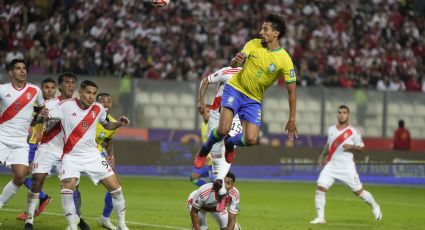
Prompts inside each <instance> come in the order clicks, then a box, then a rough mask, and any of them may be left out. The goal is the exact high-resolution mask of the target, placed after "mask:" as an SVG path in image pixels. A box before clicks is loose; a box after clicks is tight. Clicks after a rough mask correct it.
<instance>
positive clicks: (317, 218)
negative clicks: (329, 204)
mask: <svg viewBox="0 0 425 230" xmlns="http://www.w3.org/2000/svg"><path fill="white" fill-rule="evenodd" d="M310 224H326V220H325V218H319V217H316V218H314V220H312V221H310Z"/></svg>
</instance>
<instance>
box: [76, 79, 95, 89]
mask: <svg viewBox="0 0 425 230" xmlns="http://www.w3.org/2000/svg"><path fill="white" fill-rule="evenodd" d="M87 86H92V87H95V88H96V89H99V87H97V85H96V83H94V82H93V81H90V80H84V81H82V82H81V84H80V89H85V88H87Z"/></svg>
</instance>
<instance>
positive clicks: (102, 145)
mask: <svg viewBox="0 0 425 230" xmlns="http://www.w3.org/2000/svg"><path fill="white" fill-rule="evenodd" d="M96 101H97V102H99V103H100V104H102V105H103V107H104V108H105V109H106V111H107V112H108V115H107V117H106V119H108V120H109V121H110V122H115V121H116V120H115V118H114V117H112V115H111V114H110V113H109V112H110V111H111V109H112V97H111V95H110V94H109V93H99V94H98V95H97V97H96ZM117 130H118V129H114V130H107V129H105V128H104V127H103V125H102V124H100V123H98V124H97V125H96V143H97V148H98V149H99V152H100V154H102V156H103V157H104V158H105V159H106V161H107V162H108V164H109V165H110V166H111V167H112V168H114V167H115V158H114V148H113V145H112V138H113V137H114V136H115V134H116V132H117ZM113 209H114V206H113V205H112V196H111V194H110V193H109V192H106V194H105V206H104V207H103V212H102V216H101V217H100V218H99V219H98V223H99V226H101V227H103V228H106V229H116V227H115V226H114V225H113V224H112V223H111V221H110V219H109V217H110V216H111V213H112V210H113Z"/></svg>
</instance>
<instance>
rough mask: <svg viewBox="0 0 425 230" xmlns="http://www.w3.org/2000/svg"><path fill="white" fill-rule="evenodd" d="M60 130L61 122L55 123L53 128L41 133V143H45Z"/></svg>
mask: <svg viewBox="0 0 425 230" xmlns="http://www.w3.org/2000/svg"><path fill="white" fill-rule="evenodd" d="M61 131H62V126H61V123H60V122H58V123H56V125H55V126H53V128H51V129H50V130H49V131H47V132H45V133H44V134H43V138H41V143H43V144H45V143H48V142H49V141H51V140H52V139H53V138H55V137H56V136H57V135H58V134H59V133H60V132H61Z"/></svg>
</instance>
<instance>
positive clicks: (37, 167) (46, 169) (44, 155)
mask: <svg viewBox="0 0 425 230" xmlns="http://www.w3.org/2000/svg"><path fill="white" fill-rule="evenodd" d="M62 152H63V148H53V147H49V146H48V145H45V144H42V145H39V146H38V149H37V151H36V152H35V158H34V161H33V163H32V165H31V168H32V171H31V172H32V174H35V173H49V174H50V172H51V170H52V169H53V168H54V169H55V170H56V172H59V169H60V168H61V162H62V161H61V157H62Z"/></svg>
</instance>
